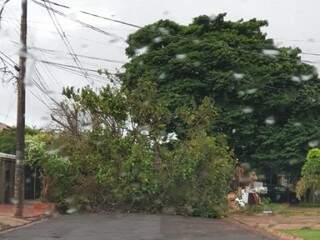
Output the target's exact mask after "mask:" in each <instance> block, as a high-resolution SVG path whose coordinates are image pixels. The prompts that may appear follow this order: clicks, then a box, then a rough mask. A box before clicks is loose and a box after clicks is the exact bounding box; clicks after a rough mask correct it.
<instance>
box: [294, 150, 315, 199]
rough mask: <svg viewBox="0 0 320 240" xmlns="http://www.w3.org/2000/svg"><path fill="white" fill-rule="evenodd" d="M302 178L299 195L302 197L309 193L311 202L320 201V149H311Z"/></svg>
mask: <svg viewBox="0 0 320 240" xmlns="http://www.w3.org/2000/svg"><path fill="white" fill-rule="evenodd" d="M301 176H302V177H301V179H300V181H299V182H298V185H297V195H298V197H299V198H300V199H301V198H303V197H304V196H306V195H307V197H308V199H307V200H309V202H311V203H315V201H316V198H318V201H319V191H320V149H319V148H315V149H312V150H310V151H309V153H308V156H307V161H306V162H305V164H304V166H303V168H302V171H301Z"/></svg>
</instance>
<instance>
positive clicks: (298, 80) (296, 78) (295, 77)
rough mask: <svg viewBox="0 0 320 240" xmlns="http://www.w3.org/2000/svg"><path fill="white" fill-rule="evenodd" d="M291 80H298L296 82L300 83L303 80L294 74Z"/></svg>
mask: <svg viewBox="0 0 320 240" xmlns="http://www.w3.org/2000/svg"><path fill="white" fill-rule="evenodd" d="M291 81H293V82H296V83H300V82H301V79H300V77H297V76H292V77H291Z"/></svg>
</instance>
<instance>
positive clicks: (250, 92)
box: [247, 88, 258, 94]
mask: <svg viewBox="0 0 320 240" xmlns="http://www.w3.org/2000/svg"><path fill="white" fill-rule="evenodd" d="M257 90H258V89H256V88H252V89H248V90H247V94H253V93H255V92H257Z"/></svg>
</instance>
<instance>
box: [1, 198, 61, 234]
mask: <svg viewBox="0 0 320 240" xmlns="http://www.w3.org/2000/svg"><path fill="white" fill-rule="evenodd" d="M23 211H24V215H23V218H15V217H14V212H15V206H14V205H13V204H0V231H4V230H7V229H10V228H16V227H20V226H23V225H26V224H29V223H31V222H33V221H36V220H39V219H41V218H42V217H44V216H49V215H52V214H53V213H54V212H55V205H54V204H52V203H42V202H38V201H29V202H26V203H25V205H24V210H23Z"/></svg>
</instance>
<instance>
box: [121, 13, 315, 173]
mask: <svg viewBox="0 0 320 240" xmlns="http://www.w3.org/2000/svg"><path fill="white" fill-rule="evenodd" d="M224 16H225V14H220V15H218V16H216V17H215V18H210V17H208V16H200V17H197V18H195V19H194V21H193V23H191V24H190V25H188V26H184V25H179V24H177V23H175V22H172V21H168V20H161V21H158V22H156V23H154V24H152V25H149V26H146V27H144V28H142V29H141V30H139V31H137V32H136V33H134V34H132V35H130V37H129V39H128V44H129V47H128V48H127V51H126V52H127V55H128V57H129V58H130V59H131V60H130V62H129V63H128V64H126V65H125V70H126V71H125V73H124V74H123V75H122V79H123V83H124V88H126V89H129V90H134V89H136V88H137V84H138V83H139V82H141V81H152V82H153V83H154V84H155V85H156V86H157V88H158V90H159V91H158V98H160V99H162V100H163V101H166V103H167V104H168V109H169V110H170V112H171V113H172V114H173V115H176V112H177V109H179V108H180V107H181V106H184V105H188V106H197V105H199V104H201V102H202V100H203V99H204V98H205V97H210V98H212V99H214V101H215V105H216V107H217V111H218V116H217V118H216V119H215V121H214V123H212V126H211V130H212V132H213V133H222V134H225V135H226V136H227V140H228V143H229V144H230V145H231V147H232V148H234V150H235V154H236V156H237V157H238V158H239V160H240V161H241V162H249V163H250V164H251V165H252V167H254V168H258V169H260V170H261V171H262V172H263V173H265V174H266V175H267V176H269V177H272V176H273V175H275V174H277V173H280V172H281V173H283V172H286V173H287V174H288V175H291V176H292V177H297V176H299V174H300V170H301V167H302V165H303V162H304V156H305V154H306V151H307V150H308V149H309V148H310V147H309V146H308V143H310V145H315V144H316V145H317V144H318V142H317V141H314V140H317V139H319V137H320V130H319V128H318V127H317V126H318V125H319V121H320V119H319V116H320V115H319V109H320V108H319V103H320V101H319V94H318V93H319V88H320V82H319V79H318V76H317V73H316V71H315V68H314V67H313V66H310V65H308V64H305V63H303V62H302V61H301V59H300V56H299V53H300V50H299V49H294V48H289V47H288V48H285V47H283V48H279V47H276V46H275V44H274V42H273V40H272V39H268V38H267V37H266V34H264V33H263V32H262V31H261V28H262V27H265V26H267V22H266V21H258V20H256V19H252V20H249V21H243V20H240V21H236V22H232V21H225V20H224ZM171 120H172V121H171V122H170V124H169V125H167V127H168V129H167V131H169V132H170V131H174V132H176V133H177V134H178V137H179V139H183V138H184V137H185V129H184V125H183V124H182V123H181V121H179V118H178V116H177V117H173V118H172V119H171Z"/></svg>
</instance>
